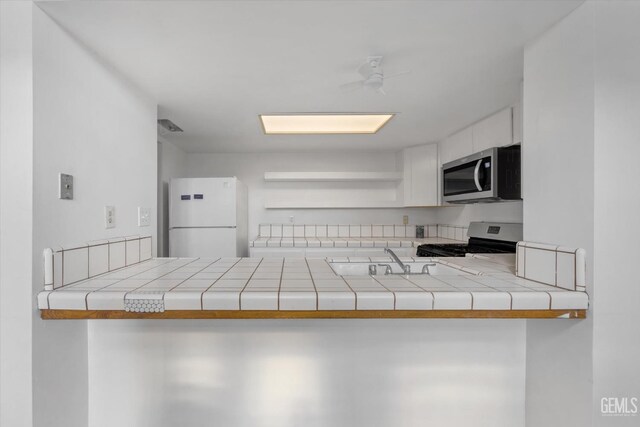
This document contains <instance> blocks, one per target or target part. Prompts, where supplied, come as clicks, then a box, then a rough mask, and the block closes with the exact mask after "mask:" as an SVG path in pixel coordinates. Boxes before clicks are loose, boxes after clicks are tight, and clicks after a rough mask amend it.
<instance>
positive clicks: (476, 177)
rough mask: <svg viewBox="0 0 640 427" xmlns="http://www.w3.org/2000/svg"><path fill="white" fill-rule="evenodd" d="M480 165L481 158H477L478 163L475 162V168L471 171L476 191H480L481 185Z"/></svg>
mask: <svg viewBox="0 0 640 427" xmlns="http://www.w3.org/2000/svg"><path fill="white" fill-rule="evenodd" d="M480 166H482V159H480V160H478V163H476V169H475V170H474V171H473V180H474V181H475V183H476V188H477V189H478V191H482V186H481V185H480Z"/></svg>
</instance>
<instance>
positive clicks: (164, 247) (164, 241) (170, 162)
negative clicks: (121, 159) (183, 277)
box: [157, 140, 187, 257]
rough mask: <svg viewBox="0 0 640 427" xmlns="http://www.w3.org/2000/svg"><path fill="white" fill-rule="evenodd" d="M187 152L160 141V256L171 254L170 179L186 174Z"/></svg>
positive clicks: (158, 245)
mask: <svg viewBox="0 0 640 427" xmlns="http://www.w3.org/2000/svg"><path fill="white" fill-rule="evenodd" d="M186 162H187V154H186V153H185V152H184V151H182V150H181V149H179V148H178V147H176V146H175V145H173V144H171V143H170V142H167V141H163V140H161V141H158V207H157V211H158V241H157V247H158V256H161V257H162V256H169V181H170V180H171V178H181V177H184V176H185V173H186V170H187V165H186Z"/></svg>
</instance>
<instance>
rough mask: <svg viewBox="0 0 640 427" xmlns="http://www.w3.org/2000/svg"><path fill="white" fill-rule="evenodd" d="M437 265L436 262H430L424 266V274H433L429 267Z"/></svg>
mask: <svg viewBox="0 0 640 427" xmlns="http://www.w3.org/2000/svg"><path fill="white" fill-rule="evenodd" d="M435 265H436V263H435V262H428V263H426V264H425V265H423V266H422V274H431V272H430V271H429V267H434V266H435Z"/></svg>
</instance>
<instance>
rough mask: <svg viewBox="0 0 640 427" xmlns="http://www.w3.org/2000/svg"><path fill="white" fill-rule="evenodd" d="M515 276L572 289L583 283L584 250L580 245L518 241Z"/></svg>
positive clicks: (581, 285) (584, 279) (584, 278)
mask: <svg viewBox="0 0 640 427" xmlns="http://www.w3.org/2000/svg"><path fill="white" fill-rule="evenodd" d="M516 276H518V277H522V278H524V279H528V280H534V281H536V282H540V283H544V284H546V285H551V286H556V287H559V288H562V289H567V290H571V291H575V290H584V289H585V287H586V252H585V250H584V249H580V248H565V247H558V246H554V245H548V244H542V243H532V242H519V243H518V247H517V250H516Z"/></svg>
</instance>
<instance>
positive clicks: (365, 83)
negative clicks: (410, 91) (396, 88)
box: [340, 56, 409, 95]
mask: <svg viewBox="0 0 640 427" xmlns="http://www.w3.org/2000/svg"><path fill="white" fill-rule="evenodd" d="M357 72H358V74H360V75H361V76H362V79H360V80H357V81H355V82H351V83H346V84H343V85H340V88H341V89H342V90H343V91H344V92H351V91H353V90H356V89H369V90H373V91H375V92H378V93H381V94H383V95H384V94H385V91H384V89H383V86H384V81H385V80H388V79H390V78H394V77H398V76H401V75H404V74H408V73H409V71H405V72H403V73H398V74H394V75H392V76H385V75H384V71H383V69H382V56H368V57H367V59H366V60H365V62H364V63H363V64H362V65H360V66H359V67H358V70H357Z"/></svg>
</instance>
